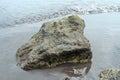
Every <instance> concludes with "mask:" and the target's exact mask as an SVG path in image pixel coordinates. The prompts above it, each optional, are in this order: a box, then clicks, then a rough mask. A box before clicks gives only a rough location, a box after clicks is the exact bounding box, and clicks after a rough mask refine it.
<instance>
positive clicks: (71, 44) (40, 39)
mask: <svg viewBox="0 0 120 80" xmlns="http://www.w3.org/2000/svg"><path fill="white" fill-rule="evenodd" d="M84 27H85V24H84V20H82V19H81V18H79V16H77V15H71V16H68V17H67V18H63V19H61V20H57V21H51V22H47V23H44V24H43V25H42V27H41V29H40V30H39V31H38V32H37V33H36V34H35V35H33V36H32V37H31V39H30V40H29V41H28V42H27V43H26V44H24V45H22V46H21V47H20V48H19V49H18V51H17V54H16V57H17V64H18V66H20V67H21V68H22V69H24V70H30V69H35V68H49V67H55V66H56V65H59V64H62V63H78V62H79V63H87V62H90V61H91V58H92V52H91V48H90V44H89V41H88V40H87V39H86V38H85V37H84V35H83V32H84V31H83V30H84Z"/></svg>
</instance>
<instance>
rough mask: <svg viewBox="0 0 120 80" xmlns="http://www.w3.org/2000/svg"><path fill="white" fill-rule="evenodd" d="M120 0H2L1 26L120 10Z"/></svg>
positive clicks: (0, 2)
mask: <svg viewBox="0 0 120 80" xmlns="http://www.w3.org/2000/svg"><path fill="white" fill-rule="evenodd" d="M119 4H120V0H60V1H59V0H17V1H16V0H0V28H2V27H8V26H12V25H15V24H23V23H33V22H39V21H41V20H45V19H50V18H55V17H58V16H63V15H68V14H71V13H73V12H76V13H78V14H82V15H83V14H96V13H104V12H119V11H120V6H119Z"/></svg>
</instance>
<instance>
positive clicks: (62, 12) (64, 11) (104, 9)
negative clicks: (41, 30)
mask: <svg viewBox="0 0 120 80" xmlns="http://www.w3.org/2000/svg"><path fill="white" fill-rule="evenodd" d="M109 12H120V6H103V7H95V8H89V9H84V8H79V7H70V8H65V9H62V10H59V11H57V12H53V13H50V14H38V15H35V16H27V17H24V18H22V19H20V20H16V21H15V24H23V23H34V22H39V21H43V20H46V19H52V18H57V17H60V16H66V15H69V14H71V13H77V14H80V15H88V14H99V13H109Z"/></svg>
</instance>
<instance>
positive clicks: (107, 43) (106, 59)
mask: <svg viewBox="0 0 120 80" xmlns="http://www.w3.org/2000/svg"><path fill="white" fill-rule="evenodd" d="M81 17H82V18H83V19H84V20H85V23H86V27H85V36H86V37H87V38H88V39H89V40H90V43H91V48H92V52H93V59H92V63H89V64H85V65H82V66H81V65H75V64H73V65H69V64H68V65H62V66H58V67H55V68H51V69H38V70H32V71H24V70H22V69H20V68H19V67H17V66H16V59H15V54H16V50H17V49H18V48H19V47H20V46H21V45H22V44H24V43H25V42H27V41H28V40H29V39H30V37H31V36H32V35H33V34H34V33H35V32H37V31H38V30H39V28H40V26H41V23H42V22H39V23H33V24H22V25H16V26H15V27H11V28H3V29H0V44H1V45H0V54H1V56H0V64H1V65H0V80H63V79H64V77H65V76H66V75H67V74H68V75H69V76H74V75H72V74H71V73H72V71H71V70H72V69H73V68H81V69H84V68H86V69H87V72H86V71H85V72H86V73H87V74H85V75H84V78H83V80H98V74H99V72H100V71H102V70H103V69H106V68H110V67H117V68H120V60H119V57H120V54H119V53H120V43H119V41H120V23H119V21H120V14H119V13H104V14H94V15H84V16H81ZM69 71H71V73H70V72H69Z"/></svg>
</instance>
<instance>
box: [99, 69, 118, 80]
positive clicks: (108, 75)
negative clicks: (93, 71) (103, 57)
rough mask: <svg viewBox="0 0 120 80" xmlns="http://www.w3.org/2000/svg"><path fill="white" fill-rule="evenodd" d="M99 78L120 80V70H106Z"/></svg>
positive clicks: (101, 79) (102, 79)
mask: <svg viewBox="0 0 120 80" xmlns="http://www.w3.org/2000/svg"><path fill="white" fill-rule="evenodd" d="M99 77H100V80H120V69H117V68H111V69H106V70H104V71H102V72H101V73H100V75H99Z"/></svg>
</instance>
